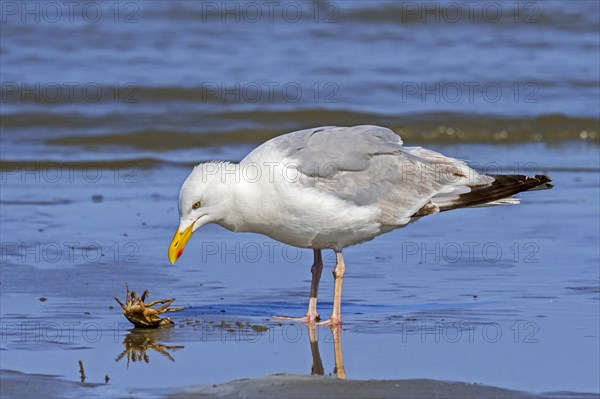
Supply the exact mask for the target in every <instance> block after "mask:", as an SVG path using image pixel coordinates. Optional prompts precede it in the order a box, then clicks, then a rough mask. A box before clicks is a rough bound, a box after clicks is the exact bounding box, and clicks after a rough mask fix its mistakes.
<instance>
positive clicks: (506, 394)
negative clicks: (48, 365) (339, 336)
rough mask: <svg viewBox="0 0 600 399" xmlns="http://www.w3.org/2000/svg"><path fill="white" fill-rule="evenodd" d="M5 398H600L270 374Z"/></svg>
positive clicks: (52, 389)
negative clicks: (155, 388) (219, 381)
mask: <svg viewBox="0 0 600 399" xmlns="http://www.w3.org/2000/svg"><path fill="white" fill-rule="evenodd" d="M0 376H1V377H2V390H1V394H2V397H3V398H6V399H13V398H14V399H20V398H39V397H44V398H46V399H55V398H56V399H58V398H78V397H86V398H97V397H98V398H99V397H105V395H107V394H113V395H115V394H117V395H119V396H120V397H127V398H148V397H158V396H159V395H164V396H165V397H167V398H171V399H192V398H224V399H225V398H264V399H270V398H273V399H275V398H282V399H296V398H303V399H328V398H347V399H367V398H381V399H388V398H389V399H454V398H456V399H459V398H460V399H471V398H473V399H479V398H488V399H544V398H547V399H552V398H554V399H561V398H562V399H570V398H581V399H585V398H590V399H591V398H597V395H595V394H580V393H572V392H550V393H544V394H537V395H536V394H531V393H526V392H520V391H513V390H508V389H502V388H496V387H490V386H485V385H479V384H465V383H460V382H446V381H435V380H388V381H377V380H369V381H356V380H354V381H352V380H339V379H335V378H331V377H316V376H305V375H285V374H281V375H270V376H266V377H264V378H256V379H244V380H238V381H231V382H228V383H224V384H218V385H217V384H213V385H199V386H191V387H185V388H181V389H178V390H175V391H170V392H169V391H164V390H163V391H162V392H161V391H159V392H156V391H149V390H145V389H143V388H142V389H137V390H128V391H123V392H117V391H112V392H111V391H110V390H109V389H107V388H106V387H103V386H102V385H98V384H84V383H75V382H66V381H62V380H60V379H57V378H55V377H52V376H44V375H32V374H23V373H18V372H14V371H2V372H1V374H0Z"/></svg>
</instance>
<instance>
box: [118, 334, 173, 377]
mask: <svg viewBox="0 0 600 399" xmlns="http://www.w3.org/2000/svg"><path fill="white" fill-rule="evenodd" d="M169 331H170V329H169V328H158V329H139V328H134V329H132V330H131V332H130V333H129V334H127V335H126V336H125V339H124V340H123V346H124V347H125V349H124V350H123V352H121V354H120V355H119V356H117V358H116V359H115V361H116V362H118V361H120V360H121V359H122V358H123V357H125V355H127V368H129V362H130V361H132V362H134V363H135V362H140V363H141V362H142V361H144V362H146V363H148V362H149V361H150V356H149V352H150V351H156V352H158V353H160V354H161V355H163V356H165V357H166V358H167V359H169V360H170V361H172V362H174V361H175V359H174V358H173V356H171V354H170V353H169V352H172V351H176V350H177V349H183V348H184V347H183V346H180V345H163V344H161V343H159V341H166V340H168V336H169Z"/></svg>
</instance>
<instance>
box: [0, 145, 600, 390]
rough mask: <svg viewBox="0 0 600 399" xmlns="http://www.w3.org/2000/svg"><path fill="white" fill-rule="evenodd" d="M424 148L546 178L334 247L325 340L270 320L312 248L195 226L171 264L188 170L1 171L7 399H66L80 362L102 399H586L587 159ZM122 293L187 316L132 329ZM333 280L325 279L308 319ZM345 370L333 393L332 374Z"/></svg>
mask: <svg viewBox="0 0 600 399" xmlns="http://www.w3.org/2000/svg"><path fill="white" fill-rule="evenodd" d="M437 149H439V150H442V151H444V152H445V153H448V154H451V155H454V156H459V157H465V158H471V160H472V161H479V160H486V161H490V162H498V164H499V163H500V161H501V162H503V165H514V162H522V160H527V161H528V162H530V161H531V162H535V163H536V164H537V165H543V167H546V166H549V167H550V174H551V175H552V177H553V178H554V180H555V182H556V183H557V184H556V187H555V188H554V189H553V190H549V191H544V192H535V193H527V194H523V195H521V198H522V201H523V203H522V204H521V205H519V206H511V207H496V208H487V209H469V210H463V211H456V212H451V213H448V214H441V215H436V216H435V217H431V218H424V219H422V220H421V221H419V222H418V223H415V224H413V225H411V226H409V227H408V228H406V229H400V230H397V231H395V232H392V233H390V234H386V235H384V236H381V237H379V238H377V239H376V240H374V241H372V242H369V243H365V244H363V245H360V246H357V247H353V248H349V249H348V250H347V258H348V261H347V263H348V271H347V280H346V282H345V292H344V300H343V307H342V312H343V315H344V325H343V329H342V330H341V331H339V336H336V334H334V332H332V331H331V330H330V329H329V328H326V327H319V328H317V329H316V330H315V331H311V330H310V329H308V328H307V327H305V326H304V325H297V324H293V323H279V322H275V321H273V320H271V319H270V316H271V315H276V314H286V315H299V314H303V312H304V311H305V306H306V300H307V298H306V296H307V292H308V287H309V278H310V273H309V267H310V263H311V260H312V257H311V254H310V253H309V251H296V250H295V249H293V248H289V247H284V246H278V245H277V243H273V242H272V241H270V240H269V239H267V238H265V237H262V236H258V235H253V234H234V233H231V232H228V231H226V230H224V229H221V228H219V227H216V226H207V227H206V228H204V229H202V231H199V232H198V233H199V234H197V235H196V236H195V237H194V240H192V242H190V245H189V248H188V249H187V250H186V253H185V255H184V257H183V258H182V259H181V261H182V262H181V263H180V264H179V263H178V265H177V266H176V267H171V266H169V265H168V261H167V260H166V247H167V244H168V241H169V239H170V236H171V234H172V229H173V228H174V226H175V225H176V222H177V214H176V195H177V189H178V185H179V183H180V181H181V180H182V179H183V178H185V176H186V175H187V168H183V167H179V166H168V165H166V166H161V167H152V168H149V169H140V170H139V171H137V174H136V175H135V178H136V179H137V180H135V182H132V183H125V182H123V181H120V182H119V183H118V184H115V181H114V176H115V170H114V169H110V168H107V169H103V171H104V173H103V175H102V178H101V179H100V180H99V181H95V182H93V183H92V182H90V181H89V180H85V179H82V178H79V180H77V174H75V176H76V178H75V181H74V182H71V181H69V180H63V181H60V182H52V183H49V182H47V181H46V182H45V181H43V180H42V181H40V182H39V183H38V184H31V182H29V184H24V183H23V182H22V180H21V178H20V177H19V176H18V175H14V174H11V175H9V176H8V177H7V179H8V181H7V182H6V184H5V187H7V188H8V190H4V189H3V190H2V193H1V196H0V201H2V204H3V205H2V206H3V220H2V227H1V228H2V235H3V237H10V240H11V242H14V243H17V244H18V245H17V246H16V247H7V246H6V245H5V246H4V247H3V253H2V256H3V259H2V261H3V262H2V267H1V268H0V273H1V275H0V277H1V281H2V292H1V300H2V308H1V312H2V315H1V316H2V331H1V332H2V346H1V348H2V352H1V354H2V369H3V370H4V372H3V373H2V387H3V395H2V396H3V397H5V393H6V395H7V397H10V395H18V394H19V393H24V392H27V390H28V389H33V388H31V384H30V382H32V381H38V380H40V379H41V380H40V381H43V383H44V384H46V383H47V384H50V385H49V387H53V388H48V392H55V393H56V395H57V396H64V394H65V392H73V395H74V396H76V395H77V392H80V391H79V390H80V389H83V388H82V387H80V385H79V381H80V378H79V371H78V370H79V368H78V365H77V364H78V361H79V360H82V361H83V363H84V365H85V370H86V374H87V379H86V382H89V383H92V384H99V386H97V387H95V388H89V387H87V386H86V387H85V389H86V390H87V389H90V390H89V394H90V395H93V394H94V395H95V393H94V392H98V395H99V396H105V397H106V396H108V397H110V396H119V397H120V396H123V394H129V393H133V394H134V395H135V394H137V395H139V396H140V397H146V396H147V395H150V394H155V395H158V396H166V395H175V396H176V397H177V395H180V396H181V397H185V395H188V396H189V395H190V392H196V393H198V394H199V395H200V394H202V395H205V396H207V397H210V396H211V395H217V397H219V396H218V395H221V396H222V397H227V395H230V396H235V395H237V394H238V393H239V394H240V395H241V394H248V395H250V394H253V393H256V392H258V390H259V389H260V390H261V392H264V393H265V394H267V393H270V394H272V395H273V397H277V396H280V395H282V394H285V395H288V396H287V397H295V396H298V395H299V394H301V393H302V394H303V393H304V392H306V393H310V394H311V395H312V394H314V396H315V397H319V395H322V396H327V395H329V394H338V393H339V394H344V395H346V394H348V395H350V394H352V393H356V394H357V395H362V394H364V397H368V396H370V395H374V396H381V397H398V396H397V395H398V392H397V391H394V388H395V385H396V384H399V385H400V386H401V387H402V389H403V391H402V392H413V393H415V394H416V392H419V393H420V394H422V395H423V397H436V395H438V397H439V395H446V396H445V397H448V396H447V394H448V393H449V392H452V393H453V394H454V393H455V394H456V395H455V396H456V397H469V396H468V395H472V397H478V396H479V397H480V396H481V395H486V396H491V397H494V396H493V395H496V394H497V395H498V397H515V396H516V397H531V395H535V394H537V395H546V396H548V395H549V394H542V393H543V392H558V391H560V392H565V391H570V392H591V393H597V392H598V377H597V376H598V371H599V370H600V366H599V364H598V358H597V355H596V354H597V353H598V349H599V348H598V335H599V326H598V323H599V320H598V318H597V306H598V301H599V300H600V296H599V293H600V290H599V287H598V283H597V282H598V270H597V263H598V260H599V255H598V247H597V242H598V230H599V229H598V202H597V198H598V197H597V194H598V187H599V181H598V173H597V172H598V164H597V159H598V147H596V146H590V145H588V144H585V143H571V144H566V143H565V144H561V145H558V146H556V147H551V146H546V145H543V144H531V145H529V146H525V147H517V146H477V145H465V146H454V147H443V146H442V147H438V148H437ZM473 156H476V159H475V160H473ZM541 171H542V172H544V171H546V170H544V169H542V170H541ZM504 172H509V170H505V171H504ZM3 188H4V187H3ZM48 190H51V191H50V192H52V193H53V195H52V196H48V192H49V191H48ZM98 195H101V196H100V197H98ZM574 204H575V206H574ZM107 214H110V215H111V217H110V218H108V217H106V215H107ZM558 215H560V216H558ZM469 245H471V246H472V248H474V250H473V251H472V252H469V251H467V248H468V246H469ZM57 248H61V249H62V250H61V251H60V253H57V252H56V251H57ZM268 248H272V250H268ZM484 248H487V249H486V250H485V251H484ZM457 249H460V252H456V251H457ZM498 250H500V252H498ZM325 261H326V266H325V267H326V270H328V269H329V268H330V267H331V265H332V262H333V259H332V257H331V256H329V254H328V256H327V257H326V259H325ZM125 282H128V283H129V286H130V288H132V289H135V290H136V291H138V292H141V291H142V290H143V289H149V290H150V294H151V299H157V298H170V297H175V298H176V301H175V302H174V304H173V305H174V306H184V307H185V308H186V309H185V310H184V311H182V312H179V313H175V314H173V315H172V316H171V317H172V319H173V321H174V322H175V323H176V325H175V327H173V328H170V329H160V330H153V331H148V330H138V329H132V326H131V325H130V324H129V323H128V322H127V321H126V320H125V319H124V318H123V316H122V315H121V314H120V308H119V306H118V305H117V304H116V302H115V301H114V299H112V298H113V297H114V296H117V297H119V298H123V296H124V294H125V287H124V284H125ZM331 286H332V281H331V277H330V275H329V273H327V272H326V273H324V276H323V281H322V283H321V291H320V296H319V298H320V302H319V311H320V312H321V314H322V315H324V314H325V315H326V314H327V313H328V312H329V311H330V309H331V295H332V287H331ZM6 370H19V371H21V372H25V373H28V374H27V375H20V374H11V373H8V372H6ZM340 370H343V371H344V372H345V375H346V378H347V380H348V381H337V380H336V378H335V377H334V376H332V374H333V375H336V374H337V373H338V372H339V371H340ZM282 373H283V374H285V375H286V376H285V377H281V376H275V377H269V376H271V375H274V374H275V375H278V374H282ZM30 374H43V375H48V374H50V375H56V376H58V377H57V378H54V377H53V378H48V377H40V376H31V375H30ZM311 374H315V375H312V376H311ZM106 375H108V376H109V378H110V380H109V382H108V384H106V385H105V384H104V377H105V376H106ZM265 376H267V377H265ZM328 376H329V377H328ZM306 379H310V381H311V382H310V383H309V384H307V383H306ZM240 380H242V381H240ZM444 381H455V382H444ZM37 384H38V382H36V385H37ZM215 384H216V387H214V386H213V385H215ZM192 386H193V387H194V388H190V389H193V390H192V391H190V390H188V388H185V387H192ZM356 386H360V387H362V388H361V389H364V390H359V389H358V388H356ZM28 387H29V388H28ZM488 387H499V388H488ZM9 390H10V391H9ZM32 392H33V393H35V391H32ZM141 392H143V394H142V393H141ZM520 392H521V393H520ZM522 392H526V393H522ZM87 393H88V391H86V396H89V395H87ZM488 393H489V394H490V395H487V394H488ZM386 395H387V396H386ZM427 395H429V396H427ZM502 395H504V396H502ZM527 395H530V396H527ZM565 395H566V396H567V397H570V396H569V395H571V397H573V396H575V397H585V396H586V395H584V394H565ZM250 396H251V395H250ZM357 397H360V396H357ZM412 397H414V395H413V396H412Z"/></svg>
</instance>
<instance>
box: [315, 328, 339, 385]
mask: <svg viewBox="0 0 600 399" xmlns="http://www.w3.org/2000/svg"><path fill="white" fill-rule="evenodd" d="M306 328H308V338H309V340H310V352H311V354H312V359H313V364H312V367H311V371H310V374H311V375H324V374H325V369H324V368H323V362H322V360H321V353H320V352H319V339H318V336H317V326H316V325H315V324H314V323H310V324H307V325H306ZM329 328H330V330H331V339H332V340H333V355H334V359H335V367H334V369H333V374H335V375H336V376H337V377H338V378H340V379H344V380H345V379H346V369H345V368H344V360H343V358H342V328H341V326H339V325H331V326H329ZM325 341H329V339H327V340H325Z"/></svg>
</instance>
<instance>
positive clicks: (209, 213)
mask: <svg viewBox="0 0 600 399" xmlns="http://www.w3.org/2000/svg"><path fill="white" fill-rule="evenodd" d="M226 165H232V164H229V163H226V162H219V163H214V162H210V163H203V164H200V165H198V166H195V167H194V170H192V173H190V175H189V176H188V178H187V179H186V180H185V182H184V183H183V186H181V191H180V192H179V228H178V229H177V231H176V232H175V236H174V237H173V240H172V241H171V245H170V246H169V260H170V261H171V263H172V264H175V261H176V260H177V259H178V258H179V257H180V256H181V254H182V253H183V249H184V248H185V245H186V243H187V242H188V240H189V239H190V237H191V236H192V234H193V233H194V231H196V230H198V229H199V228H200V227H202V226H204V225H205V224H207V223H215V222H219V221H221V220H223V219H224V218H225V217H226V216H227V212H228V210H229V209H230V203H231V201H232V199H231V191H230V190H229V189H228V188H229V184H228V182H227V181H225V180H224V179H222V176H223V173H221V171H222V168H223V167H224V166H226ZM232 166H233V165H232Z"/></svg>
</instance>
